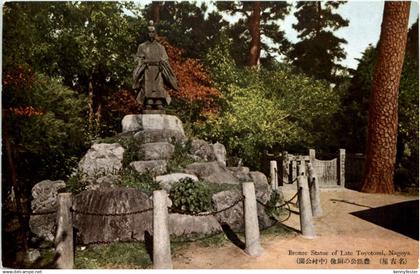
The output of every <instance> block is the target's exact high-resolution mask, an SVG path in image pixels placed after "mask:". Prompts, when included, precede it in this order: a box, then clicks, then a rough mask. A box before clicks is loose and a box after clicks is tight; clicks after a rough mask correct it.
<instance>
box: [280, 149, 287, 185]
mask: <svg viewBox="0 0 420 274" xmlns="http://www.w3.org/2000/svg"><path fill="white" fill-rule="evenodd" d="M282 156H283V157H282V169H281V170H282V174H281V175H282V180H283V181H282V185H284V184H285V183H289V159H288V153H287V151H284V152H283V153H282Z"/></svg>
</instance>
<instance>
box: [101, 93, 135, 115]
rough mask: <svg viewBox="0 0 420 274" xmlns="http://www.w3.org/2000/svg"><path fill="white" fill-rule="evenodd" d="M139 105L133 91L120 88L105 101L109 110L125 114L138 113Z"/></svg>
mask: <svg viewBox="0 0 420 274" xmlns="http://www.w3.org/2000/svg"><path fill="white" fill-rule="evenodd" d="M139 107H140V106H139V104H138V103H137V101H136V98H135V97H134V94H133V92H130V91H128V90H118V91H117V92H116V93H114V94H113V95H112V96H111V97H110V98H109V99H108V100H106V102H105V109H106V110H107V111H110V112H115V113H122V114H124V115H127V114H136V113H138V112H139Z"/></svg>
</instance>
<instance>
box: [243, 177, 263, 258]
mask: <svg viewBox="0 0 420 274" xmlns="http://www.w3.org/2000/svg"><path fill="white" fill-rule="evenodd" d="M242 193H243V195H244V197H245V201H244V216H245V252H246V253H247V254H248V255H250V256H260V255H261V254H262V252H263V248H262V247H261V245H260V230H259V227H258V215H257V200H256V198H255V187H254V183H253V182H247V183H243V184H242Z"/></svg>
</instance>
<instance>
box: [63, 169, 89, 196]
mask: <svg viewBox="0 0 420 274" xmlns="http://www.w3.org/2000/svg"><path fill="white" fill-rule="evenodd" d="M86 186H87V182H86V181H83V180H82V174H81V173H79V172H77V173H76V174H73V175H72V176H70V178H69V179H68V180H67V182H66V188H65V191H66V192H71V193H73V194H77V193H80V192H82V191H83V190H85V187H86Z"/></svg>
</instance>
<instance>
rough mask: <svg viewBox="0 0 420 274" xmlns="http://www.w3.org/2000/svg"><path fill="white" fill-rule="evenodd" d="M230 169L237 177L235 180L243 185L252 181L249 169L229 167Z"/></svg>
mask: <svg viewBox="0 0 420 274" xmlns="http://www.w3.org/2000/svg"><path fill="white" fill-rule="evenodd" d="M228 169H229V170H230V171H231V172H232V174H233V176H235V178H237V179H238V180H239V181H240V182H241V183H243V182H251V181H252V178H251V175H250V174H249V168H247V167H228Z"/></svg>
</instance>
